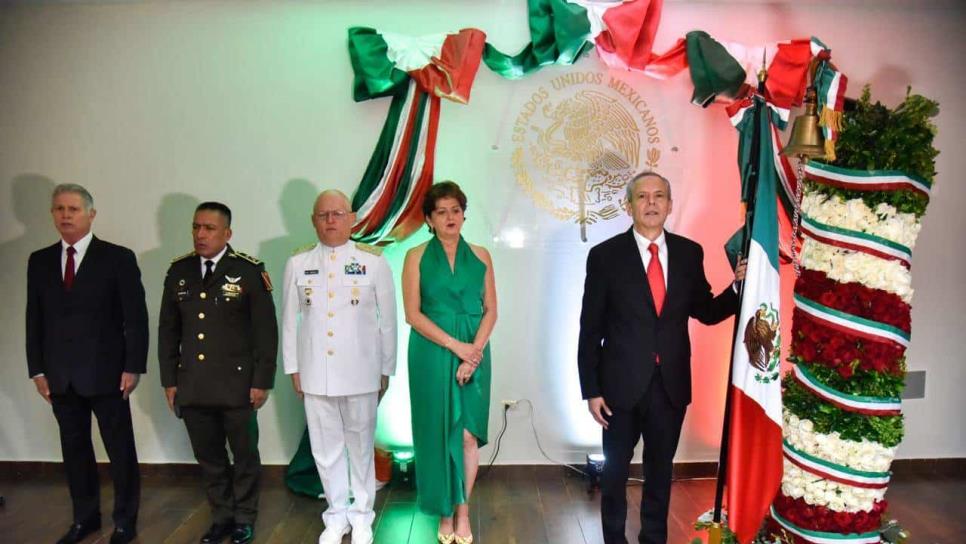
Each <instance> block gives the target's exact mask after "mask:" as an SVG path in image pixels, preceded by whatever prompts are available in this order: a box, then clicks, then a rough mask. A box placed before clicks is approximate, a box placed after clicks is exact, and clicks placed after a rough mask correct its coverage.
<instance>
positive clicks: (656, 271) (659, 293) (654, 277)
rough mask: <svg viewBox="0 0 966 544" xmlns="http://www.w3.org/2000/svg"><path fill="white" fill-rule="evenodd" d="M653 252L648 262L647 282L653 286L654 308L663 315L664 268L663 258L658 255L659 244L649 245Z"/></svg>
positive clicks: (658, 313)
mask: <svg viewBox="0 0 966 544" xmlns="http://www.w3.org/2000/svg"><path fill="white" fill-rule="evenodd" d="M647 250H648V251H650V252H651V262H649V263H648V264H647V283H648V285H650V286H651V295H653V296H654V309H655V310H657V315H661V309H662V308H664V293H665V289H664V269H663V268H661V259H659V258H658V256H657V244H651V245H649V246H647Z"/></svg>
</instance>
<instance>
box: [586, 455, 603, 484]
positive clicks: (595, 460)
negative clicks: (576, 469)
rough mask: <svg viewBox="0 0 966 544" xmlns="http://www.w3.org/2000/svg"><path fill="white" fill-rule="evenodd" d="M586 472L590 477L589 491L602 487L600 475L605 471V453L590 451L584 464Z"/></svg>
mask: <svg viewBox="0 0 966 544" xmlns="http://www.w3.org/2000/svg"><path fill="white" fill-rule="evenodd" d="M584 472H585V473H586V474H587V478H588V486H589V488H588V491H593V490H594V488H596V487H600V475H601V474H603V472H604V454H603V453H588V454H587V462H586V464H585V465H584Z"/></svg>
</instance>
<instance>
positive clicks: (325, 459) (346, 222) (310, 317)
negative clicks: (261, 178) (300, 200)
mask: <svg viewBox="0 0 966 544" xmlns="http://www.w3.org/2000/svg"><path fill="white" fill-rule="evenodd" d="M354 221H355V214H354V213H352V212H351V208H350V204H349V199H348V198H347V197H346V196H345V194H343V193H342V192H340V191H336V190H329V191H324V192H322V193H321V194H320V195H319V197H318V198H317V199H316V201H315V207H314V209H313V212H312V224H313V225H315V230H316V232H317V233H318V236H319V243H318V244H315V245H313V246H310V247H308V248H305V249H304V250H303V251H301V252H299V253H296V254H295V255H294V256H292V257H291V258H289V260H288V263H286V265H285V280H284V281H285V283H284V294H283V299H284V300H283V306H282V357H283V361H284V365H285V373H286V374H289V375H291V376H292V385H293V386H294V387H295V392H296V393H297V394H298V395H299V396H300V397H302V398H303V399H304V403H305V419H306V422H307V424H308V429H309V439H310V441H311V444H312V456H313V457H314V458H315V465H316V467H317V468H318V471H319V477H320V478H321V480H322V486H323V488H324V489H325V496H326V499H327V501H328V508H327V509H326V511H325V512H324V513H323V514H322V519H323V521H324V522H325V530H324V531H323V532H322V534H321V535H320V536H319V544H337V543H339V542H341V541H342V536H343V535H345V534H346V533H349V532H350V531H351V532H352V543H353V544H369V543H371V542H372V521H373V519H375V513H374V512H373V503H374V501H375V496H376V491H375V483H376V480H375V469H374V466H373V447H374V444H373V440H374V435H375V430H376V407H377V406H378V403H379V399H381V398H382V395H383V394H384V393H385V392H386V388H388V387H389V376H392V375H393V373H394V372H395V369H396V294H395V290H394V288H393V281H392V271H391V270H390V269H389V264H388V262H387V261H386V258H385V257H383V256H382V255H381V250H380V249H379V248H375V247H373V246H368V245H365V244H358V243H353V242H350V241H349V234H350V231H351V228H352V224H353V223H354ZM350 488H351V490H352V497H353V502H352V503H351V504H350V502H349V490H350Z"/></svg>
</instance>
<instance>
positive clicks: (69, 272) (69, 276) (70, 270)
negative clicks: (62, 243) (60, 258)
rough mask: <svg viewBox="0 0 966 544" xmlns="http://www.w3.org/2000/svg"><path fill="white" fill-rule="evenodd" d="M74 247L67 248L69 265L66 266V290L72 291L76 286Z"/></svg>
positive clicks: (75, 251)
mask: <svg viewBox="0 0 966 544" xmlns="http://www.w3.org/2000/svg"><path fill="white" fill-rule="evenodd" d="M75 253H77V250H76V249H74V246H67V264H65V265H64V290H66V291H70V289H71V288H72V287H73V286H74V254H75Z"/></svg>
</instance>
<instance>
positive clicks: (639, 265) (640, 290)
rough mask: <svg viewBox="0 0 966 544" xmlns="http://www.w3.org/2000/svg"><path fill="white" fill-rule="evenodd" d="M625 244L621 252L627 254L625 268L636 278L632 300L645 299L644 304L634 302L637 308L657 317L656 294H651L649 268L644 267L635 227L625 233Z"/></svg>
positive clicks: (645, 314)
mask: <svg viewBox="0 0 966 544" xmlns="http://www.w3.org/2000/svg"><path fill="white" fill-rule="evenodd" d="M624 245H625V246H626V249H625V250H624V251H622V252H621V253H622V254H623V255H626V258H627V262H626V264H625V269H626V270H627V271H628V274H629V277H630V278H632V279H633V280H634V282H633V283H634V293H633V294H632V296H633V297H634V298H633V299H632V300H635V301H643V302H644V304H638V303H634V304H633V306H634V307H635V308H640V309H641V314H642V315H644V316H648V315H649V316H651V317H654V318H656V317H657V310H656V309H655V308H654V295H653V294H651V286H650V285H649V284H648V283H647V270H645V269H644V262H643V261H642V260H641V250H640V248H638V247H637V240H636V239H635V238H634V227H631V228H630V229H628V230H627V232H626V233H624Z"/></svg>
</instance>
